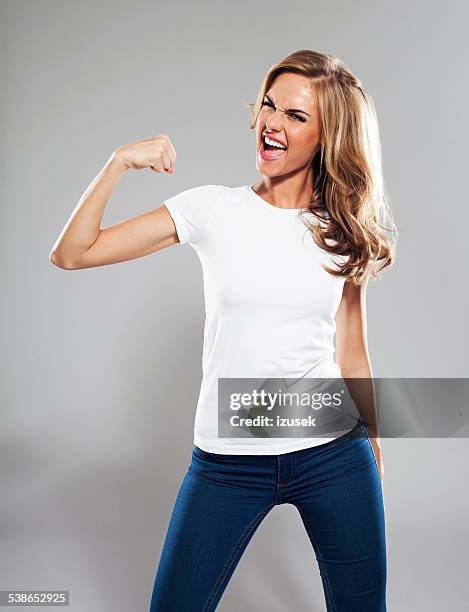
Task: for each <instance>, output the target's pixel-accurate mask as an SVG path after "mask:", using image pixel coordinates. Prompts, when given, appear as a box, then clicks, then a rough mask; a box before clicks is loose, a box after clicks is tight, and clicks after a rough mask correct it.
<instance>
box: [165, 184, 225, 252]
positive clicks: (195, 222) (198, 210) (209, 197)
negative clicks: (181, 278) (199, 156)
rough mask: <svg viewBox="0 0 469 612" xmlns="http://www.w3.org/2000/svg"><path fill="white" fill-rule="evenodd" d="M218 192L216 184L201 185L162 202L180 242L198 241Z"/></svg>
mask: <svg viewBox="0 0 469 612" xmlns="http://www.w3.org/2000/svg"><path fill="white" fill-rule="evenodd" d="M218 193H219V191H218V185H201V186H199V187H191V188H190V189H186V190H185V191H181V192H180V193H178V194H176V195H174V196H172V197H171V198H169V199H167V200H165V201H164V202H163V203H164V204H165V206H166V208H167V209H168V212H169V214H170V215H171V217H172V219H173V221H174V225H175V226H176V231H177V235H178V238H179V242H180V244H185V243H197V242H200V240H201V239H202V237H203V236H204V232H205V228H206V227H207V225H208V221H209V219H210V214H211V212H212V208H213V206H214V204H215V202H216V200H217V197H218Z"/></svg>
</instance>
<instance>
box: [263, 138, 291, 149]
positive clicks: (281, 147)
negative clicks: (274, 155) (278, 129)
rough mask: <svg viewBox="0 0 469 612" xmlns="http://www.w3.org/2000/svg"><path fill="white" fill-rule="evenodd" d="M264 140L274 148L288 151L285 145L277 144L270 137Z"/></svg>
mask: <svg viewBox="0 0 469 612" xmlns="http://www.w3.org/2000/svg"><path fill="white" fill-rule="evenodd" d="M264 140H265V142H266V143H267V144H269V145H272V146H273V147H278V148H279V149H286V148H287V147H284V146H283V145H281V144H280V143H278V142H276V141H275V140H271V139H270V138H269V137H268V136H264Z"/></svg>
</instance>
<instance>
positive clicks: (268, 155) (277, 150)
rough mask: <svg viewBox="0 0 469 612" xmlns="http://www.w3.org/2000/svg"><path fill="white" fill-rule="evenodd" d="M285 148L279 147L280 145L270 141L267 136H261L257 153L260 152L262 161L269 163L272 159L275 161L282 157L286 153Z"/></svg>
mask: <svg viewBox="0 0 469 612" xmlns="http://www.w3.org/2000/svg"><path fill="white" fill-rule="evenodd" d="M287 148H288V147H285V146H283V145H281V144H280V143H276V142H275V141H273V140H272V139H270V138H269V137H268V136H267V137H266V136H264V135H262V138H261V146H260V151H259V152H260V155H261V157H262V159H265V160H266V161H270V160H272V159H277V158H279V157H282V156H283V155H284V154H285V153H286V151H287Z"/></svg>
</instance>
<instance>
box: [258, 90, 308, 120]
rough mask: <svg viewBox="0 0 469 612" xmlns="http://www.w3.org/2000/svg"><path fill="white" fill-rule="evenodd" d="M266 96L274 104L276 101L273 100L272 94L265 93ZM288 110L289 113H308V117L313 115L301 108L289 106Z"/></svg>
mask: <svg viewBox="0 0 469 612" xmlns="http://www.w3.org/2000/svg"><path fill="white" fill-rule="evenodd" d="M264 98H267V100H269V102H272V104H274V101H273V100H272V98H271V97H270V96H268V95H267V94H265V96H264ZM274 106H275V104H274ZM288 112H289V113H303V114H304V115H308V117H311V115H310V114H308V113H307V112H306V111H304V110H300V109H299V108H289V109H288Z"/></svg>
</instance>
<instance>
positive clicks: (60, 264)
mask: <svg viewBox="0 0 469 612" xmlns="http://www.w3.org/2000/svg"><path fill="white" fill-rule="evenodd" d="M49 261H50V262H51V264H54V266H57V268H61V269H62V270H74V269H75V268H74V266H73V264H71V262H69V261H67V260H65V259H63V258H62V257H60V255H58V253H57V252H56V251H51V253H50V255H49Z"/></svg>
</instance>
